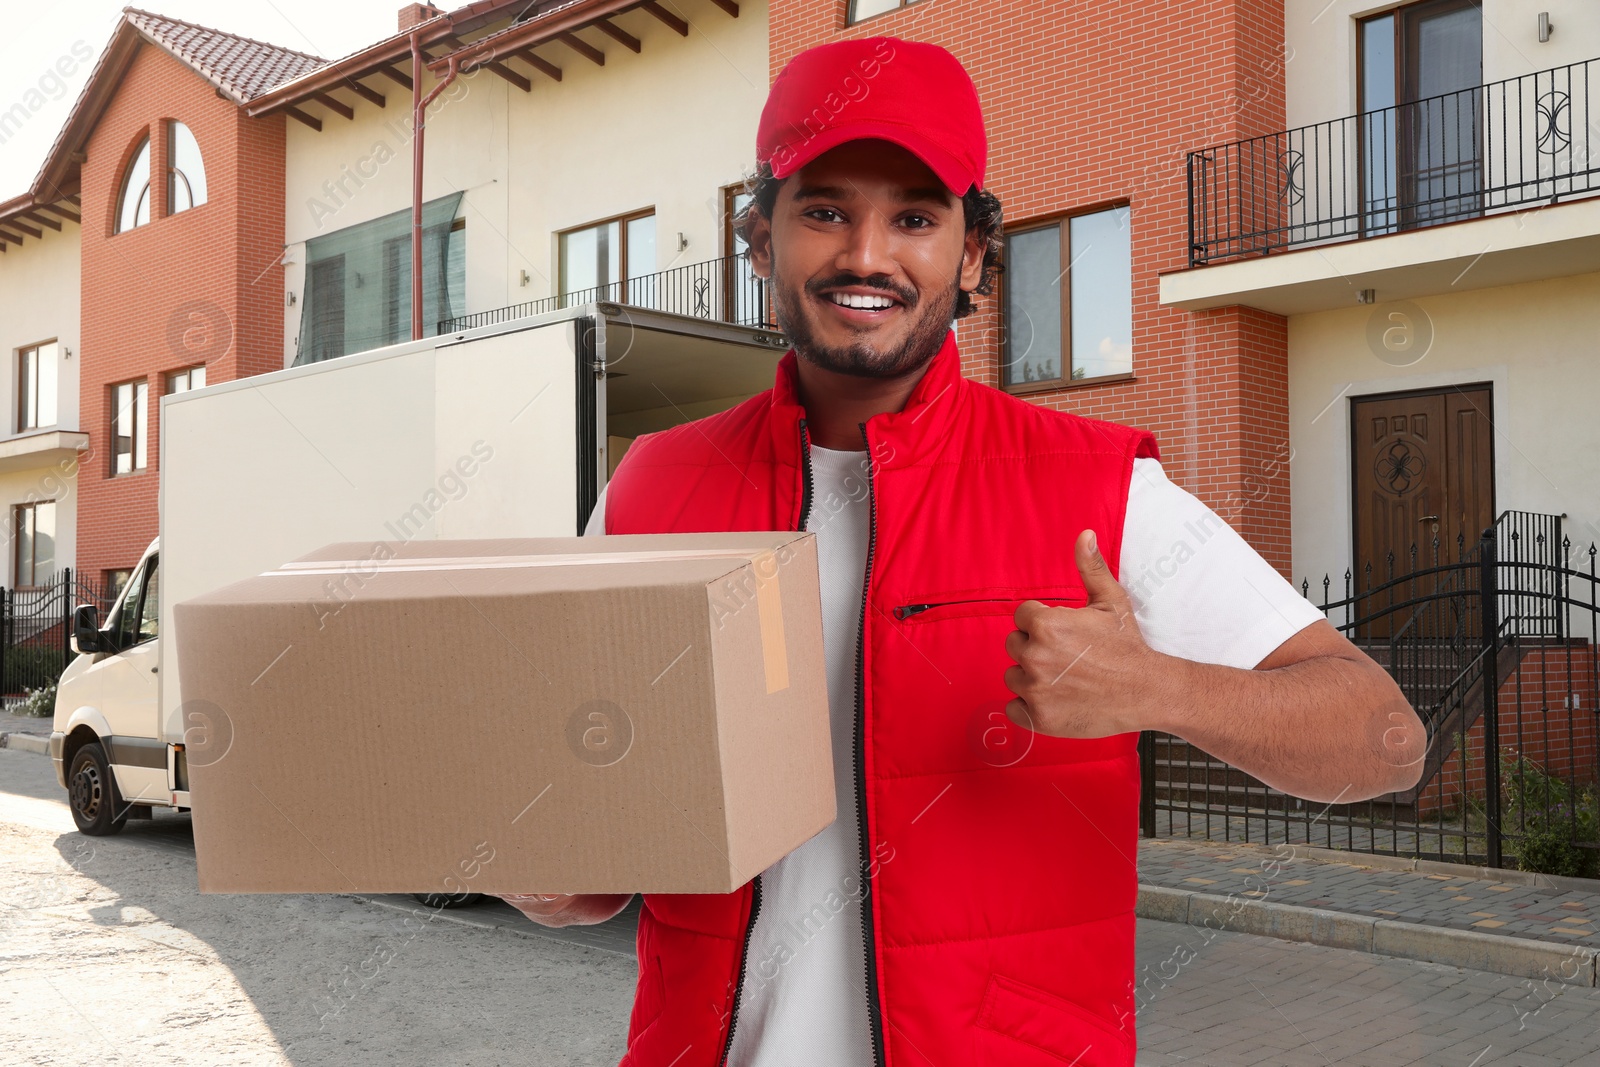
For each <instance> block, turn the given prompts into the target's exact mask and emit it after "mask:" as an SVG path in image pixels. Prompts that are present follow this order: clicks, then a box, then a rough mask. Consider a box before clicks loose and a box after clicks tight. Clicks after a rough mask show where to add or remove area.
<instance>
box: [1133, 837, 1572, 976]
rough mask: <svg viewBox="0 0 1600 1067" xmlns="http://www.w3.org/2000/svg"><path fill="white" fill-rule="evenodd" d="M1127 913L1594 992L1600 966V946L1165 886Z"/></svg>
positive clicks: (1146, 888) (1144, 892)
mask: <svg viewBox="0 0 1600 1067" xmlns="http://www.w3.org/2000/svg"><path fill="white" fill-rule="evenodd" d="M1346 855H1348V853H1346ZM1424 862H1426V861H1424ZM1134 911H1135V913H1136V914H1137V915H1138V916H1139V918H1141V919H1154V920H1158V921H1161V922H1174V923H1183V924H1185V925H1187V926H1203V927H1205V928H1207V929H1210V930H1228V931H1231V932H1233V933H1240V934H1256V935H1258V936H1261V937H1275V938H1278V939H1279V940H1282V941H1299V942H1304V943H1306V944H1312V945H1321V946H1324V947H1326V948H1339V949H1346V950H1348V951H1353V952H1370V953H1374V954H1376V955H1381V956H1397V957H1400V958H1401V959H1408V960H1421V961H1423V962H1426V963H1439V964H1444V965H1445V966H1449V967H1462V968H1467V969H1470V970H1476V971H1492V972H1494V973H1496V974H1509V975H1514V976H1516V977H1518V978H1536V979H1544V980H1549V981H1555V982H1559V983H1562V984H1565V985H1576V986H1586V987H1590V988H1593V987H1595V985H1596V984H1597V968H1600V962H1597V961H1600V949H1593V948H1587V947H1585V946H1582V945H1558V944H1554V943H1552V942H1549V941H1535V940H1532V939H1531V938H1522V937H1503V936H1498V935H1495V934H1485V933H1481V932H1479V931H1477V930H1457V929H1454V928H1453V927H1448V926H1427V925H1424V924H1422V923H1408V922H1399V921H1396V920H1394V919H1378V918H1374V917H1372V916H1367V915H1351V914H1349V913H1347V912H1339V911H1327V910H1325V909H1322V908H1307V907H1302V906H1300V905H1297V904H1273V903H1269V902H1267V901H1262V900H1247V899H1245V898H1243V897H1237V896H1226V897H1223V896H1217V895H1215V894H1213V893H1191V892H1189V891H1188V890H1184V889H1170V888H1168V887H1166V886H1156V885H1140V886H1139V899H1138V903H1137V904H1136V905H1135V908H1134Z"/></svg>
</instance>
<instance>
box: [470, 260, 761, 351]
mask: <svg viewBox="0 0 1600 1067" xmlns="http://www.w3.org/2000/svg"><path fill="white" fill-rule="evenodd" d="M600 301H606V302H610V303H614V304H625V305H627V306H629V307H637V308H650V309H652V310H655V311H667V312H671V313H672V314H675V315H688V316H690V317H691V318H698V319H712V320H715V321H717V322H729V323H733V324H734V325H736V326H759V327H763V328H775V327H774V322H773V316H772V307H771V301H770V299H769V294H768V291H767V284H766V282H765V281H763V280H762V279H760V278H758V277H756V276H755V274H754V272H752V271H751V269H750V259H749V257H748V256H745V255H737V256H723V257H722V258H720V259H708V260H706V261H705V262H704V263H691V264H688V265H687V266H683V267H673V268H672V269H670V270H664V271H658V272H657V273H655V274H645V275H641V276H640V277H637V278H629V279H627V280H626V281H620V282H611V283H609V284H606V285H599V286H595V287H594V288H591V289H579V290H576V291H574V292H570V293H565V294H562V295H560V296H552V297H546V298H545V299H543V300H529V301H527V302H525V303H521V304H512V305H510V306H508V307H503V308H494V309H493V310H490V311H480V312H477V313H476V314H472V315H461V316H458V317H456V318H453V319H445V320H444V321H442V322H440V323H439V332H440V333H441V334H443V333H454V332H456V331H459V330H469V329H472V328H473V327H476V326H488V325H491V324H493V323H498V322H509V321H511V320H512V319H520V318H526V317H527V316H529V315H542V314H545V313H546V312H550V311H559V310H560V309H562V308H568V307H578V306H580V305H583V304H590V303H596V302H600Z"/></svg>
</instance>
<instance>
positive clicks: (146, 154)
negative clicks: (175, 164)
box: [116, 136, 150, 233]
mask: <svg viewBox="0 0 1600 1067" xmlns="http://www.w3.org/2000/svg"><path fill="white" fill-rule="evenodd" d="M149 221H150V138H149V137H148V136H147V137H145V139H144V140H142V141H140V142H139V150H138V151H137V152H135V153H134V154H133V162H132V163H130V164H128V169H127V170H126V171H124V172H123V174H122V191H121V192H119V193H118V194H117V231H116V232H118V233H122V232H123V231H125V230H131V229H133V228H134V227H135V226H143V225H144V224H145V223H147V222H149Z"/></svg>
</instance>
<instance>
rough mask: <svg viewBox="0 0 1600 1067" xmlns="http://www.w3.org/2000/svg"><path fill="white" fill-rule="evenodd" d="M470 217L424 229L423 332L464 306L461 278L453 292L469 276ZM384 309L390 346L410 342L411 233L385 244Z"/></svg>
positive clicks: (429, 333) (386, 338)
mask: <svg viewBox="0 0 1600 1067" xmlns="http://www.w3.org/2000/svg"><path fill="white" fill-rule="evenodd" d="M466 227H467V220H466V219H452V220H450V221H448V222H441V223H439V224H438V225H436V226H434V227H432V228H430V229H425V230H423V231H422V278H423V282H422V300H423V311H422V323H423V335H424V336H430V335H431V334H432V333H433V330H434V328H436V327H437V326H438V324H439V323H440V322H442V321H444V320H445V319H448V318H450V317H451V315H452V312H451V310H450V309H451V308H452V307H457V308H459V307H461V306H462V304H463V303H464V301H463V300H462V298H461V282H459V281H458V282H457V283H456V285H455V290H454V292H452V288H451V282H452V279H461V281H464V280H465V278H466V261H465V259H463V258H462V257H463V254H464V252H465V248H466V242H465V241H463V240H461V238H462V237H463V236H465V230H466ZM441 252H442V253H443V254H442V255H441V254H440V253H441ZM383 313H384V323H385V327H384V338H383V343H384V344H386V345H392V344H398V343H399V342H401V341H409V340H411V234H410V233H407V234H405V235H404V236H403V237H390V238H389V239H387V240H386V241H384V242H383Z"/></svg>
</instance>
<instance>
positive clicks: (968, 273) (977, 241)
mask: <svg viewBox="0 0 1600 1067" xmlns="http://www.w3.org/2000/svg"><path fill="white" fill-rule="evenodd" d="M987 246H988V242H987V241H985V240H984V239H983V235H982V234H981V233H980V232H979V230H978V228H977V227H976V226H974V227H972V228H971V229H970V230H968V231H967V237H966V241H965V242H964V243H963V244H962V246H961V282H960V284H961V289H962V290H963V291H964V292H968V293H970V292H972V291H974V290H975V289H977V288H978V285H979V283H980V282H982V281H983V253H984V252H985V250H986V249H987Z"/></svg>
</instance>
